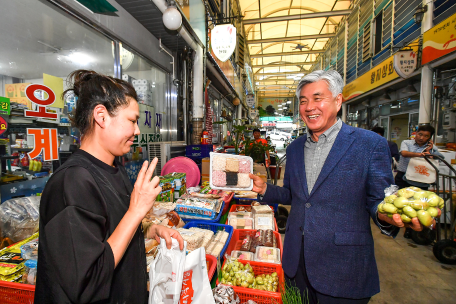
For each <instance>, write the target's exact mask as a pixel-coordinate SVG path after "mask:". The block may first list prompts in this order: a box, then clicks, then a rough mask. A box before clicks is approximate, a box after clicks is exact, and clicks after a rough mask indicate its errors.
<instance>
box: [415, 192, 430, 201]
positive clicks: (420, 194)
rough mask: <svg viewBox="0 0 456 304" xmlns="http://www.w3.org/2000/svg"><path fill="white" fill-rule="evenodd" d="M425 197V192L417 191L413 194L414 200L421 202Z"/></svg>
mask: <svg viewBox="0 0 456 304" xmlns="http://www.w3.org/2000/svg"><path fill="white" fill-rule="evenodd" d="M426 197H427V194H426V192H425V191H417V192H415V194H413V198H414V199H416V200H421V199H424V198H426Z"/></svg>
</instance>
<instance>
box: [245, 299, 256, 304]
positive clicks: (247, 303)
mask: <svg viewBox="0 0 456 304" xmlns="http://www.w3.org/2000/svg"><path fill="white" fill-rule="evenodd" d="M242 304H257V302H255V301H252V300H248V301H247V302H244V303H242Z"/></svg>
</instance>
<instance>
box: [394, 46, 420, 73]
mask: <svg viewBox="0 0 456 304" xmlns="http://www.w3.org/2000/svg"><path fill="white" fill-rule="evenodd" d="M416 62H417V56H416V53H415V52H414V51H412V50H409V51H400V52H397V53H396V54H394V70H395V71H396V73H397V74H398V75H399V76H401V77H402V78H408V77H409V76H410V75H411V74H412V73H413V72H414V71H415V69H416Z"/></svg>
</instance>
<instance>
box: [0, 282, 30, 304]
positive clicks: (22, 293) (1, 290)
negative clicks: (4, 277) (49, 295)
mask: <svg viewBox="0 0 456 304" xmlns="http://www.w3.org/2000/svg"><path fill="white" fill-rule="evenodd" d="M34 299H35V285H29V284H21V283H13V282H5V281H0V303H8V304H23V303H30V304H31V303H33V301H34Z"/></svg>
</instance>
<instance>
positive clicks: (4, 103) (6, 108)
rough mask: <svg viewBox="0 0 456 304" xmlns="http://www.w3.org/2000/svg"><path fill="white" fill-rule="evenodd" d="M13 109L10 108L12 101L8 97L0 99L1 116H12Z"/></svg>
mask: <svg viewBox="0 0 456 304" xmlns="http://www.w3.org/2000/svg"><path fill="white" fill-rule="evenodd" d="M10 112H11V107H10V99H9V98H6V97H0V114H2V115H10Z"/></svg>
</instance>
